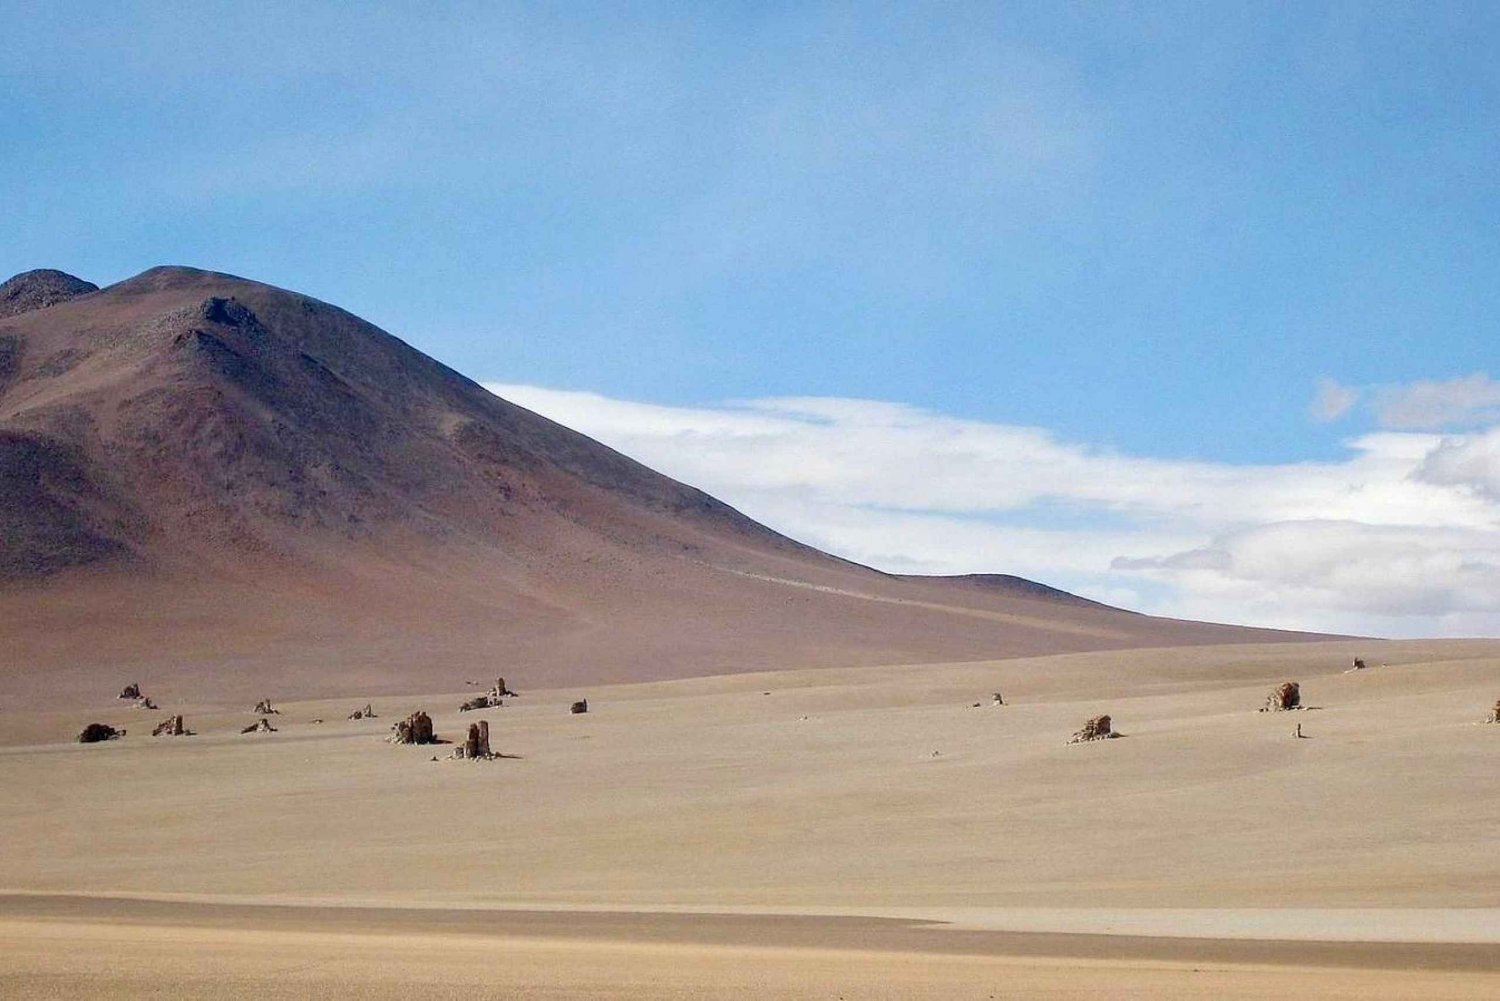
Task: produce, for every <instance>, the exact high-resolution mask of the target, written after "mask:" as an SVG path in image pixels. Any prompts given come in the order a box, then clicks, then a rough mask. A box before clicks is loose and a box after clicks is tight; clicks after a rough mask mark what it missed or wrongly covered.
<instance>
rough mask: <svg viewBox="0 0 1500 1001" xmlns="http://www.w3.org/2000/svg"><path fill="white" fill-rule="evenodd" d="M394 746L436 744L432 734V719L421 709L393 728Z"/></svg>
mask: <svg viewBox="0 0 1500 1001" xmlns="http://www.w3.org/2000/svg"><path fill="white" fill-rule="evenodd" d="M391 743H393V744H436V743H437V737H436V736H435V735H434V734H433V732H432V717H431V716H429V715H427V714H426V713H424V712H422V711H421V710H420V709H419V710H417V711H416V712H414V713H412V714H411V715H410V716H408V717H406V719H404V720H401V721H400V722H399V723H396V724H394V725H393V726H392V727H391Z"/></svg>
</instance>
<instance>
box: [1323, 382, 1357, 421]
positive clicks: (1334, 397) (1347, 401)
mask: <svg viewBox="0 0 1500 1001" xmlns="http://www.w3.org/2000/svg"><path fill="white" fill-rule="evenodd" d="M1358 402H1359V390H1358V389H1355V388H1354V387H1352V386H1344V385H1340V384H1339V383H1338V382H1335V381H1334V380H1333V379H1319V380H1318V395H1317V396H1315V397H1313V403H1312V415H1313V419H1314V420H1318V421H1322V422H1324V423H1327V422H1329V421H1336V420H1338V419H1339V418H1340V417H1343V416H1344V415H1345V414H1347V413H1348V412H1349V411H1350V410H1352V409H1354V404H1356V403H1358Z"/></svg>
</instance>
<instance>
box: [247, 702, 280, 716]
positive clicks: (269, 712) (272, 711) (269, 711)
mask: <svg viewBox="0 0 1500 1001" xmlns="http://www.w3.org/2000/svg"><path fill="white" fill-rule="evenodd" d="M250 711H251V712H254V713H260V714H261V715H262V716H280V715H281V710H280V709H277V708H275V707H274V706H272V705H271V700H270V699H261V700H260V701H259V702H257V703H255V708H254V709H252V710H250Z"/></svg>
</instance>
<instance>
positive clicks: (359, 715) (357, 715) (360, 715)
mask: <svg viewBox="0 0 1500 1001" xmlns="http://www.w3.org/2000/svg"><path fill="white" fill-rule="evenodd" d="M349 718H350V719H374V718H375V710H374V709H372V708H371V707H370V703H368V702H366V703H365V707H364V708H363V709H356V710H354V711H353V712H352V713H350V714H349Z"/></svg>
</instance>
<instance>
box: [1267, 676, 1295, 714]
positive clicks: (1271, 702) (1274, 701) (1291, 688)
mask: <svg viewBox="0 0 1500 1001" xmlns="http://www.w3.org/2000/svg"><path fill="white" fill-rule="evenodd" d="M1301 708H1302V686H1300V685H1298V684H1297V683H1296V682H1295V681H1283V682H1282V683H1281V684H1279V685H1277V686H1276V687H1275V688H1273V689H1272V690H1271V694H1270V695H1267V696H1266V704H1265V705H1263V706H1261V708H1260V711H1261V712H1263V713H1265V712H1282V711H1284V710H1288V709H1301Z"/></svg>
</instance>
